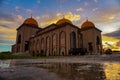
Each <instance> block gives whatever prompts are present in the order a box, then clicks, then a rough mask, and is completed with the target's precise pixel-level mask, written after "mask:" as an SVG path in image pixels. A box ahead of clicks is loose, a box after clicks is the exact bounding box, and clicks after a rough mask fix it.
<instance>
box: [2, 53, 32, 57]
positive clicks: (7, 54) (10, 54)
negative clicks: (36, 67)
mask: <svg viewBox="0 0 120 80" xmlns="http://www.w3.org/2000/svg"><path fill="white" fill-rule="evenodd" d="M29 58H33V57H32V56H30V55H23V54H22V55H13V54H12V53H11V52H1V53H0V59H29Z"/></svg>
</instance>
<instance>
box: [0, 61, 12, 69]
mask: <svg viewBox="0 0 120 80" xmlns="http://www.w3.org/2000/svg"><path fill="white" fill-rule="evenodd" d="M10 62H11V61H10V60H0V68H9V67H10Z"/></svg>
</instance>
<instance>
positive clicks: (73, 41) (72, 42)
mask: <svg viewBox="0 0 120 80" xmlns="http://www.w3.org/2000/svg"><path fill="white" fill-rule="evenodd" d="M70 38H71V39H70V40H71V48H76V33H75V32H72V33H71V35H70Z"/></svg>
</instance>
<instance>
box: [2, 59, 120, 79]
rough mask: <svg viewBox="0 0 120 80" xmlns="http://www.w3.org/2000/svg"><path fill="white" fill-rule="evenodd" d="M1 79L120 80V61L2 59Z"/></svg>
mask: <svg viewBox="0 0 120 80" xmlns="http://www.w3.org/2000/svg"><path fill="white" fill-rule="evenodd" d="M0 80H120V63H118V62H99V63H98V62H91V63H90V62H88V63H87V61H86V62H69V61H68V62H65V61H61V62H60V61H59V62H54V61H53V62H52V61H51V62H50V61H45V60H44V59H43V60H31V59H29V60H25V59H24V60H23V59H21V60H0Z"/></svg>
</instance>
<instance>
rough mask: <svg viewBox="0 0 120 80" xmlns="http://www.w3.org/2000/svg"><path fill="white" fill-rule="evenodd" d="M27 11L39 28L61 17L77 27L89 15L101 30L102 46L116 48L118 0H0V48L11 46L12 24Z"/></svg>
mask: <svg viewBox="0 0 120 80" xmlns="http://www.w3.org/2000/svg"><path fill="white" fill-rule="evenodd" d="M31 15H32V16H33V17H34V18H35V19H36V20H37V21H38V23H39V27H41V28H44V27H46V26H47V25H49V24H52V23H56V22H57V21H58V20H59V19H61V18H63V17H65V18H67V19H69V20H71V21H72V23H73V24H75V25H77V26H78V27H81V25H82V23H83V22H84V21H85V20H86V19H89V20H90V21H92V22H94V23H95V26H96V27H97V28H98V29H100V30H101V31H102V40H103V48H105V49H107V48H110V49H112V50H119V51H120V0H30V1H28V0H0V52H1V51H10V50H11V45H13V44H14V43H15V39H16V28H18V27H19V26H20V25H21V24H22V23H23V22H24V20H25V19H26V18H29V17H31Z"/></svg>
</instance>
